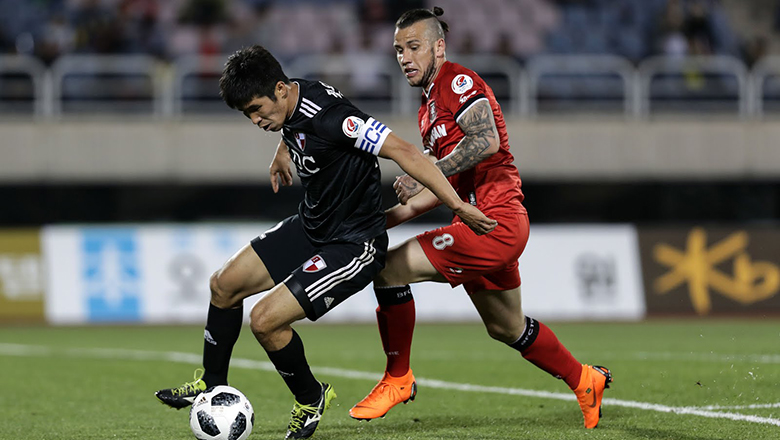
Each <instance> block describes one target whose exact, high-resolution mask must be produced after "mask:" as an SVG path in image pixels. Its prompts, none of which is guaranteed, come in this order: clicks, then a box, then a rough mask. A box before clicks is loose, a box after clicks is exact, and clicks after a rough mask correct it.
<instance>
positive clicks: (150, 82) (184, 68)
mask: <svg viewBox="0 0 780 440" xmlns="http://www.w3.org/2000/svg"><path fill="white" fill-rule="evenodd" d="M350 57H351V56H350V55H342V56H339V57H332V56H326V55H310V56H301V57H298V58H296V59H295V60H293V62H291V63H289V65H287V66H286V68H285V71H286V73H287V74H288V75H289V76H290V77H321V76H322V77H332V78H333V77H335V78H342V79H343V81H344V84H347V85H350V84H351V82H352V81H354V80H355V75H361V74H363V73H362V72H363V71H362V69H355V66H356V65H362V64H360V63H363V64H365V63H368V64H369V65H370V66H371V72H372V74H373V75H376V76H377V78H376V80H377V83H376V84H378V85H377V86H376V87H375V90H369V92H373V93H374V94H373V95H371V96H368V97H361V96H360V95H358V96H351V95H350V94H349V93H348V92H347V91H345V95H347V97H349V98H350V99H351V100H352V101H353V102H355V103H356V104H357V105H358V106H360V104H361V103H362V102H370V103H371V105H373V106H374V107H376V108H380V109H381V110H380V111H383V112H386V113H394V114H409V113H414V112H416V107H417V102H418V98H417V94H418V93H419V89H414V88H412V87H409V86H408V84H407V83H406V81H405V79H404V78H403V75H402V74H401V73H400V71H399V68H398V65H397V64H396V62H395V61H394V59H393V57H392V56H390V57H388V56H383V55H376V56H374V55H369V56H362V58H360V59H359V60H357V61H356V60H355V59H352V58H350ZM226 59H227V56H226V55H225V56H212V57H199V56H187V57H182V58H179V59H177V60H174V61H173V62H172V63H164V62H161V61H159V60H157V59H155V58H152V57H149V56H145V55H132V56H98V55H68V56H64V57H61V58H59V59H58V60H57V61H56V62H55V63H54V64H53V65H52V66H51V67H50V68H46V67H45V66H44V65H43V64H42V63H41V62H40V61H39V60H37V59H35V58H32V57H28V56H0V106H2V104H8V102H3V101H4V98H3V94H2V84H3V80H4V78H5V79H7V78H14V80H18V78H19V77H20V76H22V77H29V79H30V81H31V83H32V85H33V86H32V90H33V93H32V94H31V96H29V101H30V103H31V104H32V108H33V109H34V111H33V112H32V113H33V114H34V115H36V116H38V117H43V118H59V117H61V116H63V115H67V114H69V113H70V112H71V111H72V110H69V108H68V107H67V105H71V106H72V104H73V102H74V101H76V102H78V101H79V100H80V99H81V100H83V101H84V102H89V101H90V100H93V101H96V102H97V103H98V104H99V105H96V106H95V107H94V108H88V109H87V112H89V111H91V112H93V113H100V114H104V113H112V112H117V111H120V112H121V111H127V109H128V107H129V108H130V109H131V111H136V112H138V113H140V114H145V113H147V114H149V115H150V116H154V117H163V118H178V117H181V116H182V115H186V114H189V113H190V111H189V110H188V108H187V107H186V106H185V102H186V103H188V105H190V104H189V103H191V102H195V103H200V101H199V100H202V102H203V103H208V102H211V103H212V104H213V106H212V107H209V106H208V105H205V104H204V106H203V109H205V111H206V113H208V112H214V111H217V110H216V109H217V108H219V109H221V108H222V107H221V105H222V104H221V103H219V94H218V85H217V84H218V81H217V80H218V78H219V75H220V73H221V71H222V68H223V65H224V62H225V60H226ZM451 59H452V60H453V61H456V62H460V63H461V64H463V65H464V66H466V67H468V68H470V69H472V70H474V71H476V72H477V73H479V74H480V75H488V76H490V77H492V78H500V80H499V81H500V82H501V83H502V85H501V88H502V90H503V93H504V95H503V98H502V99H504V100H508V101H509V102H508V104H509V105H508V106H507V105H504V109H505V111H506V113H507V114H508V115H511V116H519V117H536V116H538V115H541V114H542V113H543V112H541V111H540V108H539V103H540V100H541V99H543V98H544V97H542V96H540V84H541V83H542V82H543V81H545V78H548V77H555V76H557V77H567V78H570V80H571V81H579V80H582V79H583V78H596V77H602V78H609V81H606V82H601V83H599V84H602V85H603V84H607V83H609V84H614V89H612V87H613V86H609V87H610V89H609V91H608V92H609V93H608V94H609V95H610V96H611V97H613V98H614V97H615V96H617V97H618V98H617V101H616V102H617V103H618V104H620V108H622V112H623V113H624V114H625V116H627V117H633V118H645V117H648V116H654V115H657V114H662V113H663V110H662V109H661V105H660V104H659V103H664V102H671V101H674V100H680V101H682V102H683V103H684V104H685V105H686V106H689V107H690V109H689V111H693V112H696V111H698V110H699V107H697V105H700V104H702V103H705V104H707V103H711V102H721V103H722V102H725V103H727V104H729V105H731V104H733V106H734V109H733V110H732V109H729V110H727V111H728V112H733V113H734V114H735V115H738V116H739V117H741V118H754V117H762V116H763V115H764V114H765V113H766V108H765V106H764V100H765V99H766V96H765V95H766V92H767V84H769V83H770V82H771V81H774V79H775V77H778V79H780V57H767V58H765V59H763V60H761V61H760V62H758V63H757V64H756V65H755V66H754V67H753V68H752V69H748V67H747V66H746V65H745V64H744V63H742V61H740V60H738V59H736V58H733V57H727V56H708V57H682V58H680V57H651V58H648V59H646V60H644V61H642V62H641V63H640V64H639V65H638V66H634V65H633V64H631V63H630V62H629V61H628V60H626V59H624V58H621V57H617V56H610V55H593V56H589V55H572V56H566V55H555V56H553V55H541V56H538V57H535V58H532V59H530V60H529V61H528V62H527V63H526V65H525V66H523V65H522V64H520V63H519V62H517V61H515V60H514V59H511V58H507V57H502V56H494V55H469V56H457V55H455V56H452V57H451ZM356 63H358V64H356ZM73 78H78V87H72V88H71V89H70V90H69V89H68V87H69V86H68V85H67V84H68V81H70V80H72V79H73ZM712 78H715V79H712ZM359 79H361V80H362V79H365V78H359ZM101 80H102V81H104V83H103V84H102V85H100V86H98V85H97V84H98V83H97V82H94V83H93V81H101ZM193 81H195V83H196V84H197V82H198V81H202V83H201V85H200V86H197V87H192V86H191V83H192V82H193ZM675 81H677V83H675ZM707 81H709V82H707ZM680 82H681V83H680ZM122 84H124V86H127V84H131V86H130V87H128V88H127V90H126V89H123V88H122V87H124V86H122V87H119V86H117V85H122ZM584 84H585V86H584V87H585V89H584V90H585V91H586V92H587V93H586V95H588V96H586V98H594V93H595V94H596V95H595V98H599V96H597V95H598V92H597V91H596V92H594V90H591V89H587V87H588V86H587V84H588V83H587V81H585V82H584ZM675 84H676V85H675ZM679 84H683V85H684V87H682V86H680V85H679ZM778 84H780V83H778ZM702 85H703V86H702ZM115 86H116V87H115ZM185 86H186V87H185ZM337 87H338V86H337ZM348 87H349V86H348ZM708 87H709V88H708ZM190 89H197V90H205V93H204V94H202V95H198V94H197V93H195V94H191V93H190V92H189V90H190ZM580 89H581V90H582V89H583V88H582V87H580ZM675 90H682V92H680V93H679V94H678V95H676V94H675V93H676V92H675ZM709 92H712V94H711V95H710V94H708V93H709ZM79 93H81V94H82V95H83V96H82V95H79ZM101 93H103V94H106V93H107V94H108V96H104V95H101ZM777 96H778V98H780V87H778V94H777ZM364 98H365V99H364ZM14 99H15V100H17V101H18V97H14ZM560 99H566V97H564V98H560ZM28 104H29V103H28ZM64 104H67V105H64ZM117 104H118V106H117ZM141 104H143V105H141ZM203 109H201V112H203V111H204V110H203ZM196 110H197V109H196ZM374 110H375V109H374ZM719 111H721V112H723V111H724V110H723V107H722V106H721V107H719ZM83 113H84V111H83V109H82V114H83Z"/></svg>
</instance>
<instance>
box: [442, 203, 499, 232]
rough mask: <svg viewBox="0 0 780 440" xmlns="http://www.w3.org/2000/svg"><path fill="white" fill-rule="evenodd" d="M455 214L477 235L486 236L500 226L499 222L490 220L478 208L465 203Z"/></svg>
mask: <svg viewBox="0 0 780 440" xmlns="http://www.w3.org/2000/svg"><path fill="white" fill-rule="evenodd" d="M453 212H454V213H455V214H456V215H457V216H458V217H460V220H461V221H462V222H463V223H465V224H466V226H468V227H469V228H471V230H472V231H474V233H475V234H477V235H485V234H487V233H489V232H491V231H492V230H493V229H496V226H498V222H497V221H495V220H493V219H491V218H488V216H486V215H485V214H483V213H482V211H480V210H479V209H477V207H476V206H473V205H470V204H468V203H465V202H464V203H463V205H462V206H461V207H460V208H458V209H456V210H454V211H453Z"/></svg>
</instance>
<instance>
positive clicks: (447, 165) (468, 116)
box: [436, 99, 498, 177]
mask: <svg viewBox="0 0 780 440" xmlns="http://www.w3.org/2000/svg"><path fill="white" fill-rule="evenodd" d="M458 125H460V128H461V130H463V133H464V134H465V135H466V136H465V137H464V138H463V139H461V141H460V142H459V143H458V145H457V146H455V149H453V150H452V152H451V153H450V154H448V155H447V156H445V157H443V158H441V159H440V160H439V161H437V162H436V166H438V167H439V169H440V170H441V172H442V173H443V174H444V175H445V176H447V177H449V176H452V175H455V174H458V173H460V172H461V171H465V170H468V169H470V168H473V167H474V166H476V165H477V164H478V163H480V162H482V161H483V160H485V159H486V158H488V157H490V156H492V155H493V152H490V151H488V150H490V147H491V146H493V145H497V144H498V130H497V129H496V123H495V121H494V120H493V110H492V109H491V108H490V103H488V101H487V100H486V99H483V100H480V101H477V102H475V103H474V105H473V106H472V107H471V108H470V109H468V110H467V111H466V112H465V113H463V114H462V115H461V117H460V120H459V121H458Z"/></svg>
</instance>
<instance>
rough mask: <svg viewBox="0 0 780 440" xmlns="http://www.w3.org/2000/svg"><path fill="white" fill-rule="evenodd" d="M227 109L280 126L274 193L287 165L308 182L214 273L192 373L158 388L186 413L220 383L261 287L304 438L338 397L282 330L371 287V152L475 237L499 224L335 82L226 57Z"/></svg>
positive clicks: (261, 60)
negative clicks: (284, 211) (247, 308)
mask: <svg viewBox="0 0 780 440" xmlns="http://www.w3.org/2000/svg"><path fill="white" fill-rule="evenodd" d="M220 93H221V96H222V98H223V99H224V100H225V102H226V103H227V105H228V106H230V107H231V108H234V109H237V110H240V111H241V112H243V113H244V115H245V116H246V117H248V118H249V119H250V120H251V121H252V123H253V124H254V125H257V126H258V127H259V128H261V129H263V130H265V131H281V132H282V139H281V142H280V143H279V146H278V147H277V149H276V154H275V156H274V158H273V161H272V163H271V166H270V177H271V185H272V188H273V190H274V192H277V191H278V190H279V181H281V184H282V185H283V186H288V185H291V184H292V173H291V171H290V170H291V167H290V162H292V163H294V164H295V168H296V171H297V174H298V176H299V178H300V180H301V183H302V185H303V187H304V190H305V193H304V200H303V201H302V202H301V204H300V205H299V208H298V214H296V215H293V216H291V217H289V218H287V219H285V220H283V221H281V222H280V223H279V224H277V225H276V226H274V227H273V228H271V229H269V230H268V231H266V232H264V233H263V234H261V235H260V236H259V237H257V238H255V239H253V240H252V241H251V243H249V244H247V245H245V246H244V247H243V248H242V249H241V250H239V251H238V252H237V253H236V254H235V255H234V256H232V257H231V258H230V259H229V260H228V261H227V262H226V263H225V265H224V266H223V267H222V268H221V269H219V270H218V271H217V272H216V273H214V275H212V277H211V280H210V287H211V304H210V306H209V311H208V317H207V321H206V331H205V338H204V339H205V341H204V344H203V347H204V348H203V367H204V371H203V373H202V375H201V376H200V377H198V373H197V372H196V378H195V380H194V381H192V382H188V383H185V384H184V385H181V386H179V387H176V388H169V389H164V390H160V391H157V392H156V393H155V395H156V396H157V398H158V399H160V401H162V402H163V403H165V404H167V405H169V406H171V407H174V408H177V409H178V408H183V407H186V406H188V405H190V404H192V401H193V399H194V398H195V396H196V395H197V394H198V393H200V392H201V391H203V390H205V389H206V388H207V387H212V386H215V385H225V384H227V383H228V382H227V374H228V366H229V363H230V356H231V353H232V350H233V345H234V344H235V342H236V340H237V339H238V335H239V332H240V330H241V323H242V317H243V300H244V298H246V297H249V296H251V295H254V294H256V293H260V292H267V294H266V295H265V296H263V298H262V299H260V301H258V302H257V304H255V306H254V307H253V308H252V311H251V314H250V328H251V330H252V333H253V334H254V335H255V338H256V339H257V341H258V342H259V343H260V345H262V346H263V348H264V349H265V351H266V353H267V354H268V357H269V359H270V360H271V362H272V363H273V364H274V366H275V367H276V369H277V371H278V372H279V374H280V375H281V376H282V379H284V381H285V383H286V384H287V387H288V388H289V389H290V391H291V392H292V393H293V395H294V396H295V403H294V405H293V410H292V416H291V419H290V423H289V425H288V427H287V434H286V436H285V438H309V437H311V436H312V434H314V431H315V429H316V428H317V425H318V424H319V421H320V418H321V417H322V414H323V412H324V411H325V409H327V408H328V407H329V406H330V402H331V400H332V399H333V398H334V397H336V393H335V392H334V390H333V386H331V385H330V384H327V383H321V382H319V381H318V380H317V379H315V377H314V375H313V374H312V373H311V371H310V369H309V365H308V363H307V361H306V356H305V354H304V348H303V342H302V341H301V338H300V337H299V336H298V334H297V333H296V332H295V330H294V329H293V328H292V327H291V326H290V325H291V324H292V323H293V322H295V321H298V320H301V319H303V318H308V319H310V320H312V321H315V320H317V319H318V318H319V317H321V316H323V315H324V314H325V313H327V312H328V311H329V310H330V309H332V308H334V307H336V306H337V305H338V304H339V303H341V302H342V301H344V300H345V299H347V298H349V297H350V296H351V295H353V294H354V293H356V292H358V291H360V290H361V289H362V288H363V287H365V286H366V285H368V284H369V283H370V282H371V280H372V279H373V278H374V277H375V276H376V275H377V274H378V273H379V271H380V270H381V269H382V268H383V267H384V264H385V254H386V252H387V233H386V232H385V215H384V212H383V210H382V197H381V193H380V185H381V179H380V171H379V164H378V162H377V156H379V157H383V158H387V159H392V160H393V161H395V162H396V163H397V164H398V165H399V166H400V167H401V168H402V169H403V170H404V171H405V172H406V173H407V174H409V175H410V176H412V177H413V178H414V179H416V180H417V181H418V182H421V183H422V184H424V185H425V186H426V187H427V188H429V189H430V190H431V191H433V193H434V194H436V196H437V197H438V198H439V199H440V200H441V201H442V202H443V203H444V204H445V205H447V207H449V208H450V209H451V210H452V211H453V212H454V214H456V215H458V216H459V217H460V218H461V219H462V220H463V222H464V223H466V224H467V225H468V226H469V227H470V228H472V230H474V232H475V233H477V234H486V233H488V232H490V231H492V230H493V229H494V228H495V226H496V222H495V221H494V220H491V219H489V218H487V217H486V216H485V215H484V214H482V212H480V211H479V210H478V209H477V208H476V207H474V206H472V205H470V204H468V203H466V202H464V201H462V200H461V198H460V197H459V196H458V195H457V194H456V193H455V191H454V190H453V189H452V187H451V186H450V184H449V182H448V181H447V180H446V178H445V177H444V175H443V174H442V173H441V171H439V169H438V168H437V167H436V166H435V165H433V163H431V162H430V161H428V159H426V158H425V157H424V156H423V154H422V153H421V152H420V150H418V149H417V148H416V147H415V146H414V145H412V144H410V143H408V142H406V141H404V140H402V139H401V138H399V137H398V136H396V135H395V134H393V133H392V131H391V130H390V129H389V128H388V127H386V126H385V125H384V124H382V123H381V122H379V121H377V120H376V119H374V118H372V117H371V116H369V115H367V114H365V113H363V112H361V111H360V110H358V109H357V108H356V107H355V106H353V105H352V104H351V103H350V102H349V100H347V99H346V98H344V97H343V96H342V94H341V93H340V92H339V91H338V90H336V89H334V88H333V87H331V86H329V85H327V84H325V83H323V82H318V81H307V80H303V79H292V80H291V79H288V78H287V76H286V75H285V74H284V72H283V71H282V68H281V66H280V65H279V63H278V62H277V60H276V59H275V58H274V57H273V55H271V53H269V52H268V51H267V50H266V49H264V48H263V47H261V46H252V47H249V48H245V49H242V50H240V51H238V52H236V53H235V54H233V55H232V56H230V58H229V59H228V62H227V64H226V65H225V69H224V71H223V73H222V77H221V79H220Z"/></svg>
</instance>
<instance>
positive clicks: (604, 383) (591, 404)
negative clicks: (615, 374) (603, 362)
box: [574, 364, 612, 429]
mask: <svg viewBox="0 0 780 440" xmlns="http://www.w3.org/2000/svg"><path fill="white" fill-rule="evenodd" d="M611 382H612V373H611V372H610V371H609V369H607V368H605V367H599V366H597V365H594V366H592V367H591V366H590V365H586V364H583V365H582V375H581V376H580V384H579V385H578V386H577V389H576V390H574V394H576V395H577V401H578V402H579V404H580V409H581V410H582V415H583V417H585V428H587V429H593V428H595V427H596V426H598V424H599V419H601V397H602V396H603V394H604V390H605V389H607V388H609V384H610V383H611Z"/></svg>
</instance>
